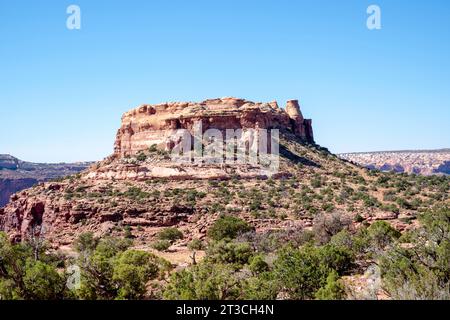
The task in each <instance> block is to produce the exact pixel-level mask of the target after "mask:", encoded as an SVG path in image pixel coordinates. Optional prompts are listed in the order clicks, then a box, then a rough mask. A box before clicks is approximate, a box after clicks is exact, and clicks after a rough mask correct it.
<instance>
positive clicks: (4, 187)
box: [0, 154, 91, 207]
mask: <svg viewBox="0 0 450 320" xmlns="http://www.w3.org/2000/svg"><path fill="white" fill-rule="evenodd" d="M90 164H91V163H89V162H82V163H73V164H66V163H60V164H46V163H31V162H25V161H21V160H19V159H17V158H15V157H13V156H11V155H8V154H0V207H2V206H4V205H6V204H7V203H8V201H9V198H10V196H11V195H12V194H14V193H16V192H18V191H21V190H23V189H27V188H30V187H32V186H34V185H36V184H38V183H39V182H44V181H49V180H52V179H55V178H59V177H63V176H67V175H70V174H74V173H78V172H80V171H82V170H84V169H86V168H87V167H88V166H89V165H90Z"/></svg>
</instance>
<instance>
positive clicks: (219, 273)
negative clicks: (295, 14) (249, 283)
mask: <svg viewBox="0 0 450 320" xmlns="http://www.w3.org/2000/svg"><path fill="white" fill-rule="evenodd" d="M241 287H242V281H239V279H237V278H236V274H235V272H234V269H233V268H232V267H230V266H228V265H224V264H211V263H204V262H202V263H199V264H197V265H194V266H192V267H190V268H188V269H183V270H182V271H179V272H175V273H173V274H172V275H171V277H170V281H169V284H168V285H167V286H166V288H165V290H164V292H163V296H164V298H165V299H168V300H231V299H237V298H239V296H240V292H241Z"/></svg>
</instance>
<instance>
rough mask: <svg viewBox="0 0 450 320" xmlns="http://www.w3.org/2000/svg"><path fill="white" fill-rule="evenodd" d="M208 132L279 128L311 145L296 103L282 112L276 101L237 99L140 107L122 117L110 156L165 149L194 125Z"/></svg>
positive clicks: (309, 125)
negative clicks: (209, 130) (158, 148)
mask: <svg viewBox="0 0 450 320" xmlns="http://www.w3.org/2000/svg"><path fill="white" fill-rule="evenodd" d="M198 122H201V125H202V131H203V132H204V131H206V130H208V129H219V130H221V131H225V130H226V129H235V130H236V129H242V130H245V129H256V128H260V129H281V130H288V131H291V132H292V133H294V134H295V135H296V136H298V137H299V138H300V139H302V140H303V141H304V142H307V143H314V136H313V130H312V121H311V119H304V118H303V115H302V112H301V110H300V105H299V103H298V101H297V100H289V101H288V102H287V104H286V107H285V108H284V109H282V108H280V107H279V106H278V103H277V102H276V101H273V102H268V103H263V102H252V101H247V100H244V99H238V98H221V99H208V100H205V101H202V102H168V103H162V104H155V105H146V104H144V105H141V106H139V107H137V108H136V109H133V110H131V111H128V112H126V113H125V114H124V115H123V116H122V124H121V127H120V129H119V130H118V132H117V137H116V141H115V145H114V155H115V156H117V157H124V156H128V155H135V154H137V153H139V152H140V151H142V150H146V149H148V148H149V147H150V146H152V145H157V146H158V147H160V148H164V149H168V141H170V138H171V136H173V135H174V134H175V133H176V132H177V130H179V129H187V130H189V131H190V132H193V127H194V123H198Z"/></svg>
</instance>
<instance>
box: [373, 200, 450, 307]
mask: <svg viewBox="0 0 450 320" xmlns="http://www.w3.org/2000/svg"><path fill="white" fill-rule="evenodd" d="M419 219H420V221H421V227H420V228H419V229H417V230H414V231H411V233H410V234H409V235H408V237H407V240H409V241H410V243H409V245H408V246H402V245H397V246H394V247H393V248H391V249H390V250H389V251H388V252H387V253H386V254H384V255H383V256H382V257H381V262H380V269H381V275H382V279H383V284H384V286H385V288H386V290H387V291H388V292H389V293H390V294H391V295H392V296H393V297H394V298H397V299H449V296H450V294H449V292H450V291H449V289H450V264H449V261H450V236H449V235H450V209H449V208H448V207H438V208H434V209H433V210H429V211H427V212H425V213H424V214H423V215H421V216H420V217H419Z"/></svg>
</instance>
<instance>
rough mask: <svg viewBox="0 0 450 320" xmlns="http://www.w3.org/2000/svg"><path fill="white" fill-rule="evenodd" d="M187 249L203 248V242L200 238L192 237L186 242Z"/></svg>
mask: <svg viewBox="0 0 450 320" xmlns="http://www.w3.org/2000/svg"><path fill="white" fill-rule="evenodd" d="M188 248H189V250H204V249H205V244H204V243H203V242H202V241H201V240H200V239H192V241H191V242H189V243H188Z"/></svg>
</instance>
